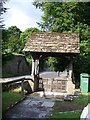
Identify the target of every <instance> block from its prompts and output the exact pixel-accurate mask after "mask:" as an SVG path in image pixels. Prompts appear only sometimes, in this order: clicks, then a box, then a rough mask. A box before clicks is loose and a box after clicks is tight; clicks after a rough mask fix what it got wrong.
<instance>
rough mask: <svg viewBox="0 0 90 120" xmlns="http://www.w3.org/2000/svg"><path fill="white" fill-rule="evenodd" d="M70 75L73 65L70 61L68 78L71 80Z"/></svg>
mask: <svg viewBox="0 0 90 120" xmlns="http://www.w3.org/2000/svg"><path fill="white" fill-rule="evenodd" d="M72 74H73V63H72V61H71V62H70V64H69V78H71V79H72Z"/></svg>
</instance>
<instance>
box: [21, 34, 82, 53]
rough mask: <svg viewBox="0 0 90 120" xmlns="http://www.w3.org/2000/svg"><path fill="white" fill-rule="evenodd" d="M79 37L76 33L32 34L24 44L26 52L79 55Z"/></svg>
mask: <svg viewBox="0 0 90 120" xmlns="http://www.w3.org/2000/svg"><path fill="white" fill-rule="evenodd" d="M79 49H80V46H79V35H78V34H76V33H56V32H51V33H49V32H38V33H32V34H31V35H30V37H29V39H28V40H27V43H26V44H25V47H24V49H23V51H26V52H28V51H29V52H53V53H79V52H80V50H79Z"/></svg>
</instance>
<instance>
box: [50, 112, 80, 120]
mask: <svg viewBox="0 0 90 120" xmlns="http://www.w3.org/2000/svg"><path fill="white" fill-rule="evenodd" d="M80 115H81V111H74V112H66V113H54V114H53V115H52V116H50V118H51V119H52V118H53V119H57V118H59V120H60V119H61V120H66V119H70V120H74V119H76V120H80Z"/></svg>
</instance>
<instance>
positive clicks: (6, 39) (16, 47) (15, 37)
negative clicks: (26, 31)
mask: <svg viewBox="0 0 90 120" xmlns="http://www.w3.org/2000/svg"><path fill="white" fill-rule="evenodd" d="M20 34H21V31H20V29H19V28H17V27H16V26H11V27H9V28H8V29H7V30H6V29H5V30H3V31H2V39H3V41H2V52H3V53H13V52H17V53H18V52H19V51H20V47H21V42H20Z"/></svg>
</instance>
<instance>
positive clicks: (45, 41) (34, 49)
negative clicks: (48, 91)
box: [23, 32, 80, 91]
mask: <svg viewBox="0 0 90 120" xmlns="http://www.w3.org/2000/svg"><path fill="white" fill-rule="evenodd" d="M23 51H24V52H25V53H28V54H31V55H32V78H33V80H34V88H33V91H38V89H39V79H40V76H39V67H40V66H39V65H40V64H39V61H40V59H41V57H48V56H52V57H55V56H58V57H62V56H69V57H70V58H71V59H70V63H69V65H68V70H67V73H68V80H69V82H68V86H69V84H71V83H70V82H71V81H72V74H73V63H72V58H73V56H76V55H77V54H79V53H80V46H79V35H78V34H76V33H54V32H53V33H49V32H38V33H32V34H31V35H30V37H29V39H28V40H27V42H26V44H25V47H24V49H23ZM68 91H69V87H68Z"/></svg>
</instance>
